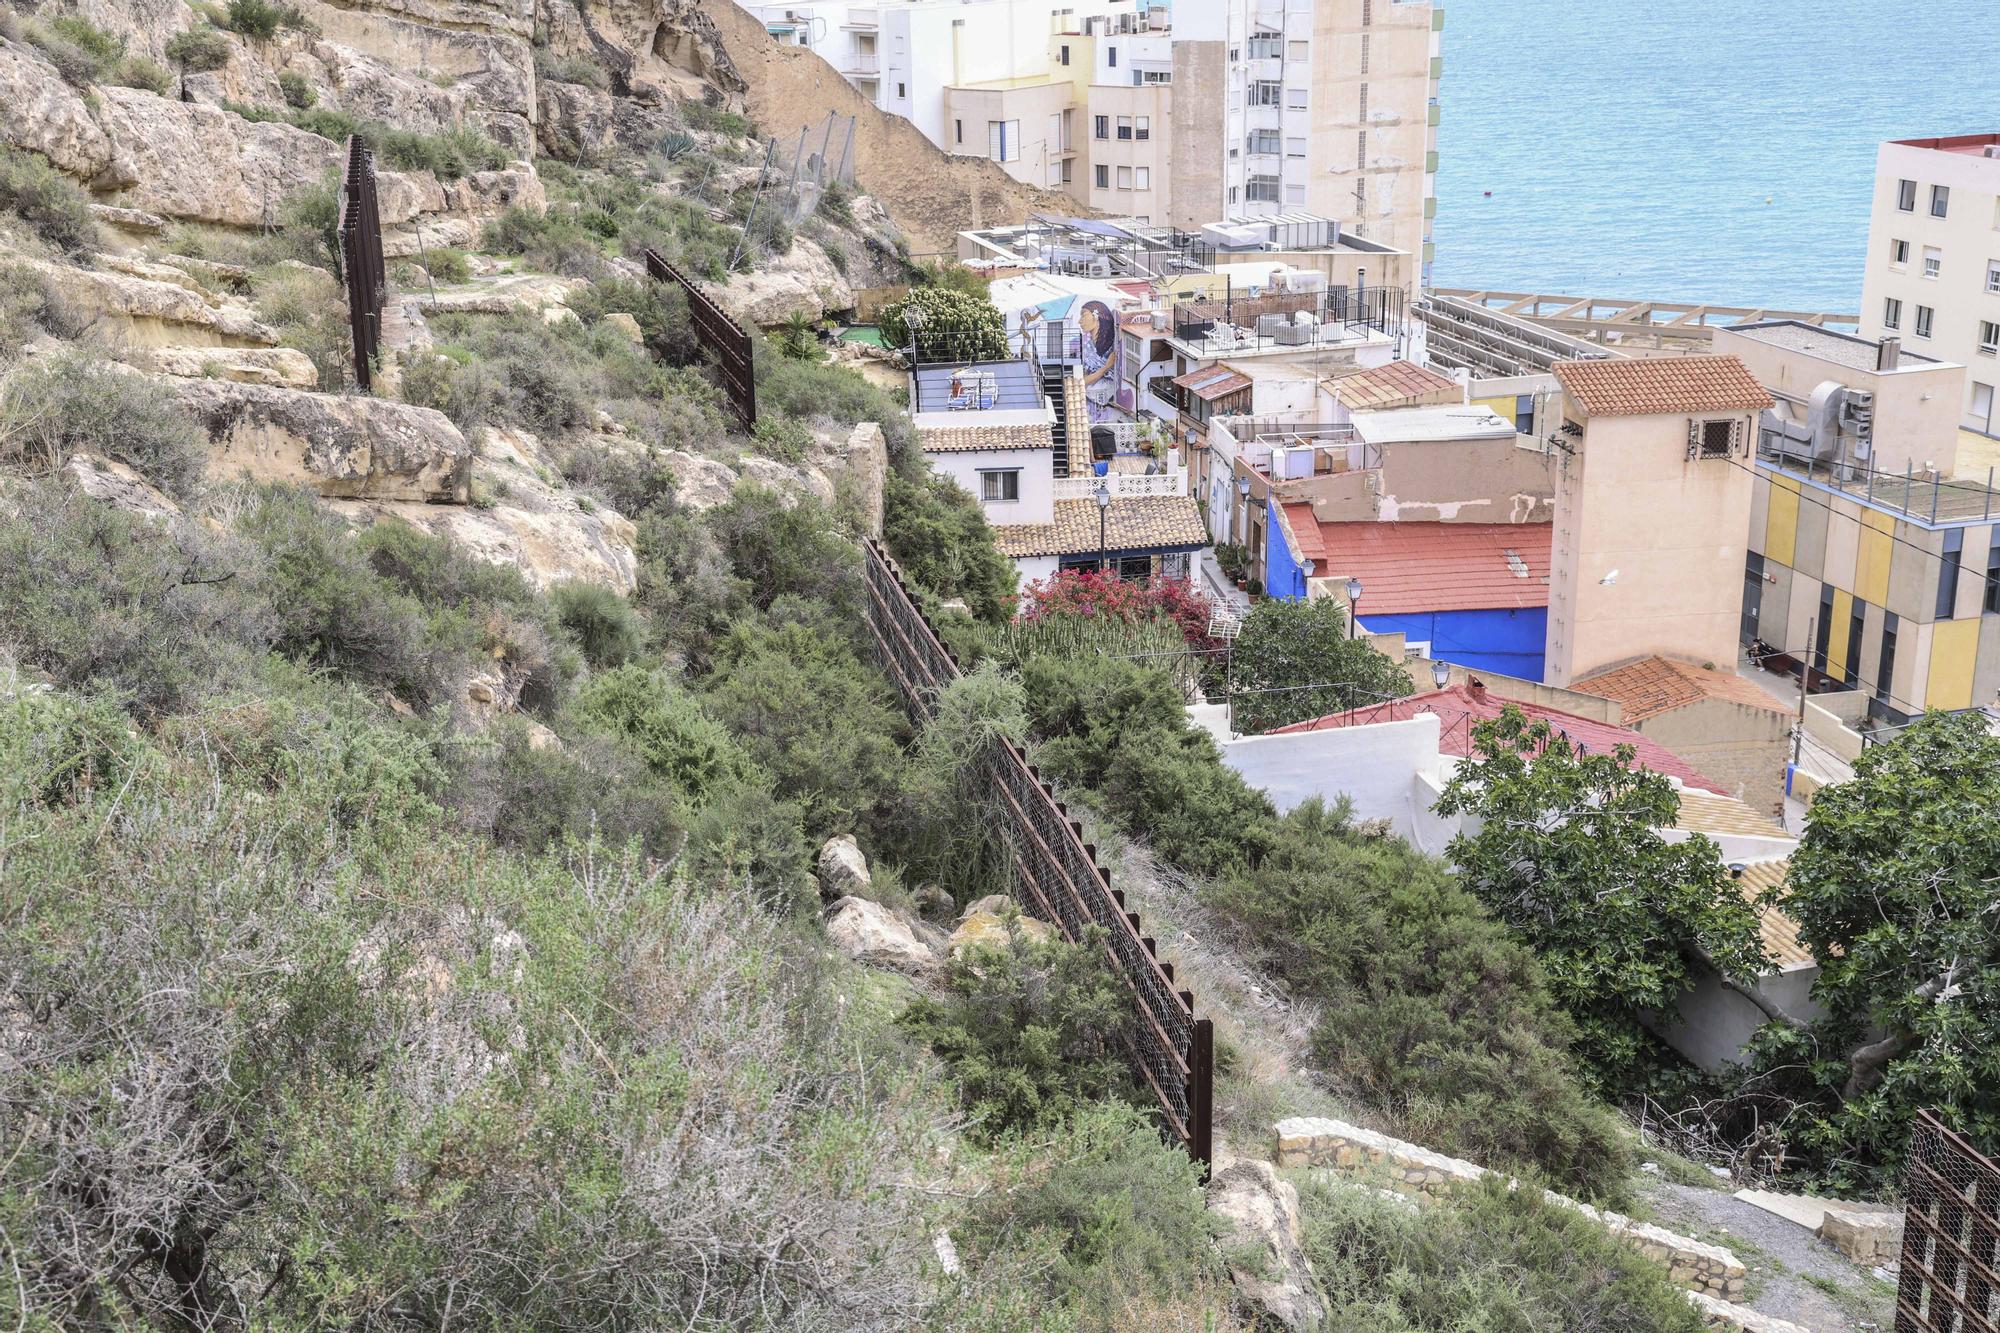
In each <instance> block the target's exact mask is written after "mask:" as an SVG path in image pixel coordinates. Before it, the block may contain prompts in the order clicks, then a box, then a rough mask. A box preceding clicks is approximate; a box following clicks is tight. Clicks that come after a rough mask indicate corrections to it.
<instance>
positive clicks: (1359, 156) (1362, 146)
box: [1354, 130, 1368, 171]
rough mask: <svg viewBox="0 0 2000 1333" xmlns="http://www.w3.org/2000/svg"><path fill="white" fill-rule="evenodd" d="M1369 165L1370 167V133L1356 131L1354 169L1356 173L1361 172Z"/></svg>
mask: <svg viewBox="0 0 2000 1333" xmlns="http://www.w3.org/2000/svg"><path fill="white" fill-rule="evenodd" d="M1367 165H1368V131H1367V130H1356V131H1355V132H1354V169H1355V170H1356V171H1359V170H1361V168H1363V167H1365V166H1367Z"/></svg>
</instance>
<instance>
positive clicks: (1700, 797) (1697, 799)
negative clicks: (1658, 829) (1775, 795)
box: [1674, 791, 1791, 838]
mask: <svg viewBox="0 0 2000 1333" xmlns="http://www.w3.org/2000/svg"><path fill="white" fill-rule="evenodd" d="M1674 827H1675V828H1677V829H1686V830H1687V831H1688V832H1689V833H1706V834H1708V835H1709V836H1710V837H1727V836H1729V835H1732V834H1734V835H1736V836H1738V837H1745V838H1790V837H1791V834H1789V833H1787V832H1785V828H1784V825H1782V824H1780V823H1779V822H1778V821H1777V820H1775V819H1773V818H1771V817H1770V816H1769V815H1766V814H1760V813H1758V812H1757V811H1756V810H1754V809H1752V808H1751V807H1750V806H1749V805H1747V804H1745V803H1744V802H1742V801H1739V800H1737V799H1736V798H1735V797H1734V796H1722V795H1715V796H1711V795H1709V794H1707V793H1705V792H1692V791H1690V792H1683V793H1681V812H1680V815H1679V816H1678V817H1677V818H1676V819H1675V820H1674Z"/></svg>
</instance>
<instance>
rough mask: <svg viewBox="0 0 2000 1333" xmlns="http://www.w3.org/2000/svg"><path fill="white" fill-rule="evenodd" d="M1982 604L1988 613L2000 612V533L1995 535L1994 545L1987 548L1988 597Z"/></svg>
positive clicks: (1982, 600)
mask: <svg viewBox="0 0 2000 1333" xmlns="http://www.w3.org/2000/svg"><path fill="white" fill-rule="evenodd" d="M1980 604H1981V605H1982V606H1984V607H1985V608H1986V610H1988V611H2000V532H1996V533H1994V534H1993V544H1992V545H1990V546H1988V547H1987V548H1986V596H1985V597H1984V598H1983V599H1981V603H1980Z"/></svg>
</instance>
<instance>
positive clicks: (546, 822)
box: [452, 717, 689, 859]
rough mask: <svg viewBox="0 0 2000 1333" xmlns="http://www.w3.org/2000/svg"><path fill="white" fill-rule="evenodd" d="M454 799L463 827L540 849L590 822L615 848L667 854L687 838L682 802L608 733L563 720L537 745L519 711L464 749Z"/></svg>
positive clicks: (559, 842)
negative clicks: (566, 725)
mask: <svg viewBox="0 0 2000 1333" xmlns="http://www.w3.org/2000/svg"><path fill="white" fill-rule="evenodd" d="M458 757H459V759H460V761H461V762H460V765H459V768H458V771H457V772H456V773H455V774H454V781H453V786H452V802H453V805H454V807H455V809H456V811H457V814H458V818H459V822H460V824H461V826H462V827H465V828H466V829H468V830H472V831H476V832H479V833H482V834H484V835H486V836H487V837H490V838H492V839H493V840H494V841H495V842H497V843H499V844H500V845H501V846H503V847H510V848H513V849H515V850H518V851H523V852H531V853H532V852H540V851H544V850H546V849H548V848H552V847H561V846H563V845H564V844H565V843H566V842H567V841H569V840H570V839H572V838H576V837H580V836H583V834H584V832H585V831H587V830H590V829H595V830H596V832H597V834H598V836H599V837H602V838H604V839H605V840H606V841H608V842H610V843H612V844H614V845H617V846H623V845H624V844H625V843H627V842H629V841H633V840H636V841H637V842H638V844H639V846H640V847H641V848H642V849H643V850H644V851H645V853H646V854H647V855H648V856H653V857H659V858H662V859H664V858H667V857H671V856H673V855H674V854H675V853H677V852H678V851H680V850H681V848H682V846H683V845H684V843H685V840H686V838H687V829H688V818H689V814H688V805H687V801H686V799H685V797H684V796H683V795H682V794H681V793H680V792H678V791H676V790H675V788H674V785H673V784H672V783H671V782H669V781H668V780H666V779H665V778H663V777H661V776H659V775H658V774H656V773H654V772H652V771H651V770H650V769H649V768H648V767H647V766H646V764H645V762H644V761H643V760H641V759H640V758H639V757H638V756H636V755H634V754H633V753H632V751H631V747H630V746H628V745H627V744H625V743H624V742H623V741H622V740H620V739H618V738H617V737H615V736H608V735H604V734H602V733H599V732H596V731H591V730H588V729H583V728H571V729H569V734H568V735H567V736H565V737H564V738H563V739H562V741H561V743H560V744H554V745H551V744H547V743H539V744H538V743H537V741H536V738H535V735H534V733H532V732H531V731H530V729H529V727H528V725H527V723H526V721H525V720H524V719H521V718H518V717H509V718H502V719H500V720H499V721H498V722H496V723H495V724H494V726H493V727H492V729H491V731H490V732H489V733H488V736H487V744H485V745H481V746H477V747H463V748H461V749H460V750H459V751H458Z"/></svg>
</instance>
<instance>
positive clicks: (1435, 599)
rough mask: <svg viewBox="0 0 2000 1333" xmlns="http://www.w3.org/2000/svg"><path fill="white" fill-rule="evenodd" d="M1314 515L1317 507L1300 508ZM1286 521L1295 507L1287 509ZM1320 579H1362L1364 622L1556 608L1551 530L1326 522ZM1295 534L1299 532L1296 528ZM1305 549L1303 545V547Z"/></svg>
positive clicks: (1539, 525)
mask: <svg viewBox="0 0 2000 1333" xmlns="http://www.w3.org/2000/svg"><path fill="white" fill-rule="evenodd" d="M1298 507H1299V508H1303V509H1306V510H1307V511H1308V512H1310V509H1311V506H1298ZM1285 508H1286V517H1287V519H1288V520H1292V521H1294V522H1295V523H1296V522H1299V521H1301V520H1295V519H1293V517H1292V512H1291V511H1292V509H1293V508H1294V506H1290V505H1287V506H1286V507H1285ZM1318 528H1319V539H1320V545H1321V547H1322V548H1323V550H1324V554H1325V558H1324V561H1323V562H1322V563H1320V564H1318V565H1317V566H1316V568H1315V570H1314V573H1315V574H1316V575H1318V576H1320V577H1325V578H1336V579H1347V578H1359V579H1360V580H1361V615H1362V617H1363V618H1364V620H1365V619H1366V617H1367V616H1368V615H1369V614H1370V613H1373V614H1375V615H1378V616H1394V615H1408V614H1413V613H1415V612H1419V611H1501V610H1509V609H1514V608H1520V607H1537V606H1547V605H1548V604H1549V544H1550V526H1549V525H1548V524H1547V523H1372V522H1356V523H1321V524H1318ZM1295 530H1296V528H1295ZM1301 544H1302V545H1303V541H1302V542H1301Z"/></svg>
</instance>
